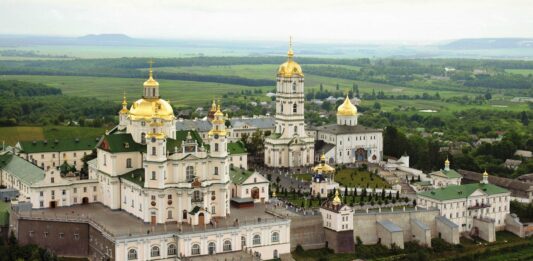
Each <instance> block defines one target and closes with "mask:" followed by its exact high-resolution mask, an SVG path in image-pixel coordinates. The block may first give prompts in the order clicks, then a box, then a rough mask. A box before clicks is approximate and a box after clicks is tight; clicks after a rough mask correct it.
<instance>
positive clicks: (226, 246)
mask: <svg viewBox="0 0 533 261" xmlns="http://www.w3.org/2000/svg"><path fill="white" fill-rule="evenodd" d="M223 250H224V251H231V241H230V240H226V241H224V248H223Z"/></svg>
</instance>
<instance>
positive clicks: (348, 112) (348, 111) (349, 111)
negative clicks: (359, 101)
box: [337, 95, 357, 116]
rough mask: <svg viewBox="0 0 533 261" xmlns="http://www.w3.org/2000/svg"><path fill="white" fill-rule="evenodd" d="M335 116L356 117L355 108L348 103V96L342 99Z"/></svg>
mask: <svg viewBox="0 0 533 261" xmlns="http://www.w3.org/2000/svg"><path fill="white" fill-rule="evenodd" d="M337 115H340V116H356V115H357V107H355V105H353V104H352V102H351V101H350V98H348V95H346V99H344V102H343V103H342V104H341V105H340V106H339V108H338V109H337Z"/></svg>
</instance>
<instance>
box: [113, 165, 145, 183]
mask: <svg viewBox="0 0 533 261" xmlns="http://www.w3.org/2000/svg"><path fill="white" fill-rule="evenodd" d="M119 177H120V178H121V179H125V180H129V181H131V182H133V183H135V184H137V185H139V186H140V187H144V169H135V170H132V171H130V172H128V173H126V174H122V175H120V176H119Z"/></svg>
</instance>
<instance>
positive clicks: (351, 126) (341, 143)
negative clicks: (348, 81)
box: [315, 96, 383, 164]
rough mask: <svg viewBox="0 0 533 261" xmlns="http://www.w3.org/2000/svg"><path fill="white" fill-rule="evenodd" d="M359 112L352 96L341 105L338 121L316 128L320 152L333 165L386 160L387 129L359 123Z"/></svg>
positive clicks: (338, 109) (318, 150)
mask: <svg viewBox="0 0 533 261" xmlns="http://www.w3.org/2000/svg"><path fill="white" fill-rule="evenodd" d="M358 118H359V114H358V112H357V107H355V105H353V103H352V102H351V101H350V99H349V98H348V96H346V99H345V100H344V102H343V103H342V104H341V105H340V106H339V107H338V108H337V123H335V124H329V125H324V126H319V127H316V130H315V131H316V134H315V135H316V140H317V142H316V144H315V149H316V150H317V154H318V153H319V152H321V153H324V154H325V157H326V160H327V162H328V163H330V164H334V163H336V164H349V163H355V162H371V163H378V162H380V161H381V160H382V159H383V131H382V130H380V129H373V128H368V127H365V126H362V125H360V124H358Z"/></svg>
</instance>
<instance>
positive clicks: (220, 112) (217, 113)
mask: <svg viewBox="0 0 533 261" xmlns="http://www.w3.org/2000/svg"><path fill="white" fill-rule="evenodd" d="M215 116H224V113H222V111H221V110H220V103H219V104H218V106H217V112H215Z"/></svg>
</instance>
